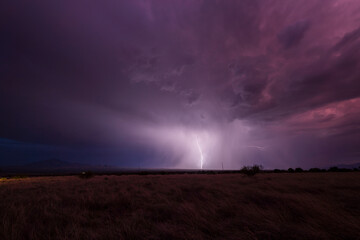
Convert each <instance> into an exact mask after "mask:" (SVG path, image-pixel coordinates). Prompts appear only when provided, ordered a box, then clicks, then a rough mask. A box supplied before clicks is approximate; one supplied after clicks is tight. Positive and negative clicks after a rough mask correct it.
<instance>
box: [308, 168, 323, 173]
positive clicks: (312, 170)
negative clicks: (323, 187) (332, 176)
mask: <svg viewBox="0 0 360 240" xmlns="http://www.w3.org/2000/svg"><path fill="white" fill-rule="evenodd" d="M309 172H321V169H320V168H310V169H309Z"/></svg>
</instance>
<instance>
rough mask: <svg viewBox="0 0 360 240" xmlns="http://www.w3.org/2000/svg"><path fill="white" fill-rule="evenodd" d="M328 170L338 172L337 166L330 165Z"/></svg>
mask: <svg viewBox="0 0 360 240" xmlns="http://www.w3.org/2000/svg"><path fill="white" fill-rule="evenodd" d="M328 171H329V172H339V168H338V167H331V168H329V170H328Z"/></svg>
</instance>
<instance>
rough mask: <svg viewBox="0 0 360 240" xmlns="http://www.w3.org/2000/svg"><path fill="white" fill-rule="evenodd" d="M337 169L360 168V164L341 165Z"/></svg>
mask: <svg viewBox="0 0 360 240" xmlns="http://www.w3.org/2000/svg"><path fill="white" fill-rule="evenodd" d="M337 167H338V168H348V169H354V168H359V167H360V162H358V163H353V164H340V165H337Z"/></svg>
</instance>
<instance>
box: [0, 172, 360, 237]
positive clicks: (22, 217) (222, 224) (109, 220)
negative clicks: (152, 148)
mask: <svg viewBox="0 0 360 240" xmlns="http://www.w3.org/2000/svg"><path fill="white" fill-rule="evenodd" d="M0 196H1V200H0V221H1V225H0V239H9V240H11V239H74V240H76V239H360V237H359V236H360V206H359V203H360V174H359V173H299V174H287V173H284V174H259V175H256V176H255V177H247V176H244V175H242V174H229V175H167V176H151V175H148V176H96V177H94V178H91V179H80V178H79V177H75V176H73V177H37V178H27V179H15V180H4V179H3V180H2V181H0Z"/></svg>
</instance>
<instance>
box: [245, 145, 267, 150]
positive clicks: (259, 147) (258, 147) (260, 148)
mask: <svg viewBox="0 0 360 240" xmlns="http://www.w3.org/2000/svg"><path fill="white" fill-rule="evenodd" d="M246 147H247V148H256V149H257V150H260V151H264V150H265V147H261V146H246Z"/></svg>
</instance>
